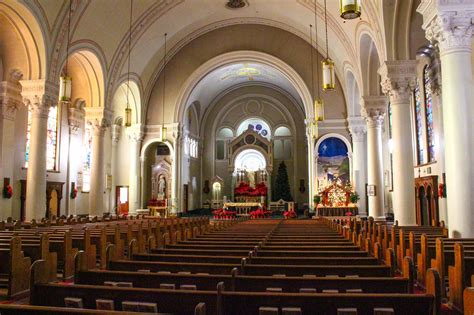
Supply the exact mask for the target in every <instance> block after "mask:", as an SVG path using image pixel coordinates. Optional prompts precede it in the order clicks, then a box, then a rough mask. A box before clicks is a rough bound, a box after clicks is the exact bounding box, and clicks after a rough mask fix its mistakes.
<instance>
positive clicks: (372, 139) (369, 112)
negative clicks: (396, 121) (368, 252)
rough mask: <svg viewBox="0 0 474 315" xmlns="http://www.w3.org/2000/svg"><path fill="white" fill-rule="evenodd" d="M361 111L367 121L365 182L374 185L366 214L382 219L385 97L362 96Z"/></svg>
mask: <svg viewBox="0 0 474 315" xmlns="http://www.w3.org/2000/svg"><path fill="white" fill-rule="evenodd" d="M361 112H362V115H363V116H364V118H365V120H366V122H367V184H368V185H369V186H373V187H375V196H368V200H369V209H368V215H369V216H371V217H374V218H375V219H384V218H385V216H384V186H383V155H382V126H383V122H384V119H385V114H386V112H387V98H386V97H385V96H365V97H363V107H362V110H361Z"/></svg>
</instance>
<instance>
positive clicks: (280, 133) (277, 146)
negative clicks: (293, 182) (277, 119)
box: [273, 126, 293, 160]
mask: <svg viewBox="0 0 474 315" xmlns="http://www.w3.org/2000/svg"><path fill="white" fill-rule="evenodd" d="M292 153H293V143H292V137H291V131H290V129H289V128H288V127H285V126H281V127H278V128H277V129H276V130H275V134H274V138H273V156H274V158H275V159H276V160H289V159H291V157H292V155H293V154H292Z"/></svg>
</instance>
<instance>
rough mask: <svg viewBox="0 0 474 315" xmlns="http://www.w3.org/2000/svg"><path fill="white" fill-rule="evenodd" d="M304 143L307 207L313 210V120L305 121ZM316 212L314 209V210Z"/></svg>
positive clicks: (315, 187) (315, 188)
mask: <svg viewBox="0 0 474 315" xmlns="http://www.w3.org/2000/svg"><path fill="white" fill-rule="evenodd" d="M305 124H306V141H307V147H308V206H309V208H310V209H313V207H314V202H313V197H314V195H316V194H317V189H318V187H317V183H316V178H317V177H316V171H315V169H316V164H315V163H316V161H315V158H314V153H315V152H314V150H315V148H314V136H315V134H314V132H315V130H314V128H313V119H306V120H305ZM314 211H316V209H314Z"/></svg>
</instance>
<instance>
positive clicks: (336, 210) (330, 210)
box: [317, 206, 359, 217]
mask: <svg viewBox="0 0 474 315" xmlns="http://www.w3.org/2000/svg"><path fill="white" fill-rule="evenodd" d="M349 213H350V215H351V216H353V215H358V214H359V211H358V208H357V207H355V206H348V207H318V213H317V214H318V215H319V216H321V217H343V216H346V215H348V214H349Z"/></svg>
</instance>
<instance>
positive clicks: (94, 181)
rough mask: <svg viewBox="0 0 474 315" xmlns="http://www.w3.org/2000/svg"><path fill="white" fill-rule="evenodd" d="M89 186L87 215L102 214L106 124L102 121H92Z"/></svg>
mask: <svg viewBox="0 0 474 315" xmlns="http://www.w3.org/2000/svg"><path fill="white" fill-rule="evenodd" d="M92 127H93V136H92V158H91V188H90V192H89V215H102V213H103V212H104V193H105V156H104V153H105V152H104V151H105V150H104V148H105V146H104V143H105V141H104V140H105V139H104V136H105V131H106V130H107V124H106V123H105V122H103V121H99V122H97V121H95V122H94V123H92Z"/></svg>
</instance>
